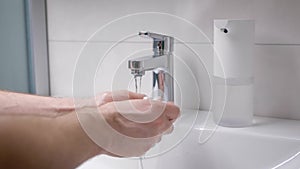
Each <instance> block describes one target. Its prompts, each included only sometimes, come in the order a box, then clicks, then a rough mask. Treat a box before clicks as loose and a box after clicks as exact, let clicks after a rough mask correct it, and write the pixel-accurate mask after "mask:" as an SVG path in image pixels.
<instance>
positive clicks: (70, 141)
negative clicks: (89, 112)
mask: <svg viewBox="0 0 300 169" xmlns="http://www.w3.org/2000/svg"><path fill="white" fill-rule="evenodd" d="M56 125H57V130H56V136H57V138H58V139H57V145H58V147H57V149H58V151H59V152H60V153H59V154H60V156H57V158H58V159H56V160H54V161H57V162H58V165H59V164H60V163H62V162H65V161H69V166H68V168H75V167H77V166H78V165H80V164H81V163H83V162H84V161H86V160H88V159H89V158H91V157H94V156H96V155H100V154H103V153H104V151H103V149H102V148H101V147H99V146H98V145H96V144H95V143H94V142H93V141H92V140H91V139H90V138H89V137H88V136H87V134H86V133H85V132H84V130H83V129H82V127H81V125H80V122H79V121H78V119H77V115H76V113H75V112H72V113H69V114H65V115H63V116H60V117H57V118H56ZM66 167H67V166H66Z"/></svg>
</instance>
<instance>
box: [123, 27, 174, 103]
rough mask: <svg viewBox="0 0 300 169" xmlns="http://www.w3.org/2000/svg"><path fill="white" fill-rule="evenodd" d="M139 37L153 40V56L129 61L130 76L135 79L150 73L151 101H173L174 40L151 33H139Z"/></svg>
mask: <svg viewBox="0 0 300 169" xmlns="http://www.w3.org/2000/svg"><path fill="white" fill-rule="evenodd" d="M139 35H140V36H146V37H150V38H152V39H153V52H154V54H153V55H152V56H144V57H138V58H135V59H132V60H129V61H128V67H129V69H130V70H131V74H133V76H134V77H135V78H136V77H139V76H140V77H141V76H143V75H145V72H146V71H152V72H153V86H152V99H157V100H163V101H174V80H173V54H172V52H173V49H174V38H173V37H170V36H166V35H162V34H157V33H152V32H139Z"/></svg>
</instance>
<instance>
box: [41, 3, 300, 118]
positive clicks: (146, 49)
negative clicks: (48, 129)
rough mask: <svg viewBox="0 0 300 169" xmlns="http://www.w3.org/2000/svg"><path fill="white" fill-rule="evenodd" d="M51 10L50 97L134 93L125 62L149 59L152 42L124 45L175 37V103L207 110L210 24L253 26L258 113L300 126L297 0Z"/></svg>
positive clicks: (80, 6) (72, 6)
mask: <svg viewBox="0 0 300 169" xmlns="http://www.w3.org/2000/svg"><path fill="white" fill-rule="evenodd" d="M47 6H48V10H47V11H48V34H49V53H50V58H49V62H50V81H51V93H52V95H53V96H72V95H76V96H77V95H78V96H88V95H91V94H93V92H100V91H103V90H114V89H121V88H130V89H132V81H130V80H131V79H132V77H131V75H130V72H129V71H128V70H127V68H126V59H127V58H128V57H131V56H133V55H135V56H139V55H141V54H151V41H150V40H147V39H142V40H141V39H140V38H137V37H135V36H132V37H129V38H127V39H125V40H124V41H122V42H119V41H120V40H121V39H122V38H124V36H125V35H132V33H137V31H138V30H141V29H143V30H153V31H158V32H163V33H166V34H170V35H173V36H176V37H177V40H176V44H175V52H174V53H175V55H176V57H175V66H176V68H175V79H176V82H177V83H176V84H177V85H176V99H177V102H178V103H180V105H181V106H182V107H184V108H197V107H198V106H199V103H200V109H209V107H210V102H211V88H210V81H209V75H210V74H211V72H212V56H213V48H212V46H211V42H212V41H213V19H222V18H230V19H254V20H255V22H256V35H255V43H256V45H255V56H254V58H255V59H254V60H255V69H254V70H255V72H254V74H255V98H254V109H255V114H256V115H262V116H273V117H281V118H290V119H300V104H299V100H300V89H299V86H300V36H298V34H299V27H300V20H299V18H298V16H300V11H299V10H298V9H299V7H300V1H298V0H285V1H282V0H264V1H260V0H226V1H224V0H186V1H179V0H176V1H174V0H165V1H161V0H151V1H150V0H148V1H140V0H128V1H122V0H85V1H82V0H73V1H69V0H48V1H47ZM140 12H161V13H168V14H172V15H176V16H178V17H181V19H180V18H177V19H176V18H175V17H174V16H171V15H166V14H161V15H158V14H157V13H156V14H153V15H148V14H147V13H146V14H145V13H144V14H140V15H143V16H144V18H145V19H144V20H141V18H139V17H136V16H137V15H133V16H132V17H124V16H126V15H129V14H133V13H140ZM120 17H123V18H121V19H119V20H118V21H116V20H115V19H117V18H120ZM182 18H184V19H186V20H183V19H182ZM113 20H115V21H114V22H112V23H110V24H107V23H109V22H111V21H113ZM191 23H192V24H194V25H195V26H197V27H198V28H199V29H200V30H201V31H202V33H199V31H198V30H195V27H193V26H192V24H191ZM106 24H107V25H106ZM99 28H102V29H101V30H100V31H99V30H98V29H99ZM97 30H98V32H96V31H97ZM95 32H96V34H95V36H94V37H92V38H91V39H90V41H89V43H85V42H86V41H87V40H88V39H89V37H90V36H91V35H92V34H93V33H95ZM180 40H183V41H184V42H185V43H182V41H180ZM84 46H85V48H84V49H83V50H82V51H81V49H82V47H84ZM110 48H111V50H109V49H110ZM141 49H143V50H142V51H141ZM190 49H192V50H190ZM79 54H80V55H79ZM78 56H80V57H78ZM195 77H196V79H195ZM149 78H150V77H145V80H144V83H147V81H149ZM128 84H129V85H128ZM144 85H145V84H144ZM128 86H129V87H128ZM149 90H150V88H147V87H145V91H148V92H149Z"/></svg>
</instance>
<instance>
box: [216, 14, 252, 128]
mask: <svg viewBox="0 0 300 169" xmlns="http://www.w3.org/2000/svg"><path fill="white" fill-rule="evenodd" d="M253 47H254V21H253V20H215V21H214V49H215V54H214V90H213V93H214V95H213V96H214V98H213V99H214V103H213V115H214V119H215V121H216V122H217V123H218V124H219V125H221V126H230V127H243V126H249V125H251V124H252V119H253V81H254V78H253Z"/></svg>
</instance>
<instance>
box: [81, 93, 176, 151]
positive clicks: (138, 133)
mask: <svg viewBox="0 0 300 169" xmlns="http://www.w3.org/2000/svg"><path fill="white" fill-rule="evenodd" d="M144 97H145V95H143V94H138V93H133V92H129V91H116V92H106V93H103V94H100V95H98V96H96V97H95V104H96V105H97V106H96V107H97V111H96V112H93V111H92V113H87V111H89V110H88V109H86V111H81V110H79V111H76V112H77V117H78V119H79V121H80V124H81V127H82V128H83V129H84V131H85V133H86V134H87V135H88V136H89V137H90V138H91V139H92V140H93V141H94V142H95V143H96V144H97V145H98V146H100V147H101V148H103V149H104V150H105V153H106V154H107V155H111V156H122V157H132V156H140V155H143V154H144V153H145V152H146V151H148V150H149V149H150V148H151V147H153V145H155V144H156V143H157V142H159V141H160V140H161V137H162V135H164V134H167V133H170V132H172V130H173V122H174V121H175V120H176V119H177V118H178V116H179V113H180V110H179V108H178V107H177V106H175V105H174V104H173V103H171V102H167V103H166V102H161V101H155V100H150V99H143V98H144ZM89 112H90V111H89ZM96 114H97V115H96ZM95 115H96V116H95ZM99 115H100V116H99Z"/></svg>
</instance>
